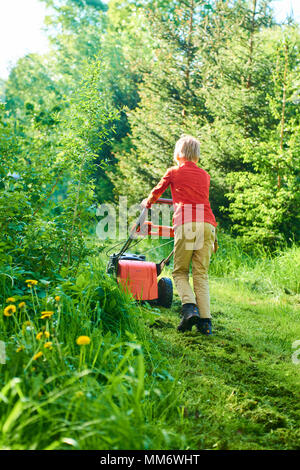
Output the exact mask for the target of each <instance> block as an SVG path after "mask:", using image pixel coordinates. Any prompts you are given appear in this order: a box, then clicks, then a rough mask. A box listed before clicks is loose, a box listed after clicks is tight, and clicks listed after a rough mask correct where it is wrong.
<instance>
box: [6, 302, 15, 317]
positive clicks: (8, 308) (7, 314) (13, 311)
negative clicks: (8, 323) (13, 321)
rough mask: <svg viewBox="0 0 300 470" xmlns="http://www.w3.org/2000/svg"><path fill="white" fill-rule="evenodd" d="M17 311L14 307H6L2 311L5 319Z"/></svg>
mask: <svg viewBox="0 0 300 470" xmlns="http://www.w3.org/2000/svg"><path fill="white" fill-rule="evenodd" d="M16 311H17V309H16V306H15V305H8V306H7V307H5V309H4V315H5V316H6V317H11V316H12V314H13V313H16Z"/></svg>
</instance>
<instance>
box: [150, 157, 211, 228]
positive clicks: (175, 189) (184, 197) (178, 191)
mask: <svg viewBox="0 0 300 470" xmlns="http://www.w3.org/2000/svg"><path fill="white" fill-rule="evenodd" d="M209 184H210V176H209V174H208V173H207V172H206V171H205V170H203V169H202V168H199V167H198V166H197V164H196V163H195V162H191V161H186V162H184V163H182V164H181V165H180V166H176V167H175V166H174V167H172V168H169V169H168V170H167V172H166V174H165V175H164V176H163V177H162V179H161V180H160V182H159V183H158V185H157V186H155V188H154V189H153V190H152V192H151V193H150V195H149V197H148V200H147V208H149V207H150V206H151V205H152V204H154V202H156V201H157V199H159V197H160V196H161V195H162V194H163V192H164V191H165V190H166V189H167V187H168V186H169V185H170V186H171V193H172V199H173V204H174V216H173V225H174V227H176V226H178V225H182V224H183V223H186V222H194V221H196V222H208V223H210V224H212V225H213V226H214V227H216V226H217V225H218V224H217V222H216V219H215V216H214V214H213V213H212V210H211V207H210V203H209Z"/></svg>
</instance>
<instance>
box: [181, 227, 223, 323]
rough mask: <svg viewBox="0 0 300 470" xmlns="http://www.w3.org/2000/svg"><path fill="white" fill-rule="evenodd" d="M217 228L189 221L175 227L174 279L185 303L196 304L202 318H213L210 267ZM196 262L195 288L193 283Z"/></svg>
mask: <svg viewBox="0 0 300 470" xmlns="http://www.w3.org/2000/svg"><path fill="white" fill-rule="evenodd" d="M215 230H216V229H215V227H214V226H213V225H211V224H209V223H207V222H187V223H185V224H183V225H179V226H178V227H176V228H175V234H174V238H175V252H174V269H173V273H172V274H173V279H174V283H175V286H176V288H177V291H178V294H179V296H180V298H181V302H182V304H186V303H195V304H197V306H198V309H199V312H200V316H201V318H211V314H210V298H209V286H208V267H209V262H210V257H211V254H212V252H213V244H214V241H215V236H216V231H215ZM191 263H192V275H193V288H194V292H193V290H192V288H191V286H190V283H189V270H190V264H191Z"/></svg>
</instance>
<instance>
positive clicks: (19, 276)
mask: <svg viewBox="0 0 300 470" xmlns="http://www.w3.org/2000/svg"><path fill="white" fill-rule="evenodd" d="M220 238H221V240H220V244H221V248H220V250H219V251H218V253H217V255H216V256H214V257H213V259H212V263H211V276H210V287H211V305H212V315H213V329H214V336H212V337H205V336H202V335H200V334H198V333H197V332H196V331H192V332H189V333H184V334H180V333H178V332H177V331H176V326H177V324H178V323H179V316H178V312H179V309H180V302H179V299H178V296H177V295H176V293H175V299H174V304H173V307H172V309H170V310H166V309H158V308H151V307H150V306H148V305H147V304H146V305H138V304H135V303H134V302H133V301H132V299H130V297H128V296H126V295H125V294H123V293H122V292H120V290H119V288H118V286H117V285H116V283H115V282H114V281H113V280H111V279H109V278H108V277H107V276H106V275H105V274H104V265H103V261H102V259H103V258H102V256H101V259H93V260H89V261H86V262H85V263H84V264H83V265H82V266H81V267H80V270H79V272H78V274H77V276H76V277H74V278H69V277H68V278H66V279H63V278H61V279H59V280H57V281H55V282H54V281H52V282H50V284H47V282H43V281H41V280H40V282H39V284H38V286H37V291H36V294H35V293H34V292H33V296H32V295H31V293H30V291H28V289H27V288H26V286H25V283H24V280H25V279H26V278H28V277H32V276H29V273H26V276H25V274H24V273H22V272H20V270H19V269H18V270H16V271H14V270H11V272H10V271H9V270H6V271H5V275H2V277H1V278H0V279H1V282H2V294H3V296H2V305H3V307H4V306H5V300H6V298H7V297H8V296H12V295H14V296H15V297H16V300H17V302H16V303H17V304H18V302H19V301H21V300H24V301H25V302H26V303H27V310H26V311H23V310H19V309H18V310H17V313H16V314H15V315H13V316H11V317H4V316H1V319H0V331H1V337H0V339H1V340H3V341H5V342H6V350H7V362H6V364H3V365H1V364H0V429H1V431H2V433H1V434H0V447H1V448H2V449H3V448H5V449H67V448H73V449H216V450H217V449H299V448H300V431H299V417H300V405H299V398H300V397H299V392H300V364H294V363H293V362H292V359H291V356H292V353H293V352H294V350H293V349H292V343H293V342H294V341H295V340H298V339H300V312H299V305H300V296H299V281H297V280H299V278H300V275H299V259H300V250H299V248H296V247H293V248H290V249H288V250H286V251H285V252H284V253H278V255H277V256H276V257H275V258H274V259H271V258H269V257H268V256H267V255H266V253H261V257H260V258H258V257H257V255H256V258H254V257H253V255H252V256H250V255H249V254H246V253H244V252H243V250H242V249H241V247H240V246H238V245H237V244H236V243H235V242H234V241H233V240H232V239H231V238H230V237H228V236H226V235H225V234H222V233H221V234H220ZM143 244H144V246H143V248H144V249H145V247H148V249H149V248H150V247H151V244H150V243H149V242H148V241H145V242H143ZM154 245H155V244H154ZM168 250H169V248H168V247H162V248H159V252H158V254H157V255H156V256H157V260H159V259H161V258H162V256H163V255H164V254H166V253H167V252H168ZM140 251H143V250H142V248H140ZM151 258H152V259H155V255H153V256H152V257H151ZM7 274H8V275H9V276H11V277H8V275H7ZM169 274H170V270H169ZM164 275H168V271H166V272H165V273H164ZM11 279H13V285H12V283H11ZM56 294H58V295H60V297H61V299H60V301H59V302H58V303H57V302H55V300H54V295H56ZM38 303H39V304H40V305H38ZM42 310H53V311H54V314H53V316H52V317H51V319H49V320H48V322H47V323H46V320H41V319H40V312H41V311H42ZM29 319H30V322H31V324H30V325H27V326H26V325H25V326H24V323H25V322H26V321H29ZM43 327H46V329H47V331H49V333H50V335H51V336H50V338H49V340H51V341H52V343H53V349H52V350H47V349H45V348H43V344H44V342H43V341H38V340H37V339H36V334H37V333H38V332H39V331H42V329H43ZM80 335H87V336H89V337H90V338H91V343H90V344H89V345H87V346H83V347H80V346H78V345H77V344H76V339H77V338H78V336H80ZM20 347H22V348H23V349H22V350H21V351H20V352H16V350H17V349H18V348H20ZM38 351H43V356H42V357H41V358H39V359H37V360H33V357H34V354H36V353H37V352H38Z"/></svg>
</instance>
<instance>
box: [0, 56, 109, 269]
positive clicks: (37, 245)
mask: <svg viewBox="0 0 300 470" xmlns="http://www.w3.org/2000/svg"><path fill="white" fill-rule="evenodd" d="M100 70H101V62H100V61H99V60H95V61H94V62H93V63H91V64H87V66H86V72H85V75H84V77H83V79H82V82H81V85H80V87H79V88H78V89H76V90H74V92H73V95H72V97H71V99H69V102H67V103H66V106H65V110H64V111H63V113H62V115H61V116H60V115H57V116H56V117H55V120H53V121H54V122H55V123H56V124H55V127H54V128H53V121H51V126H50V127H49V126H48V125H43V124H42V123H36V122H33V123H32V124H31V126H32V127H31V128H30V129H29V130H28V129H26V134H25V135H24V134H22V133H24V130H23V129H19V131H18V132H17V131H16V129H17V126H18V123H17V122H11V120H10V119H6V117H5V110H4V109H3V108H2V117H3V118H2V121H1V131H0V132H1V136H0V139H1V140H0V145H1V152H0V159H1V175H0V178H1V179H0V185H1V186H0V209H1V215H0V223H1V227H2V229H1V234H0V237H1V238H0V260H1V261H2V263H3V264H9V265H12V264H17V263H18V264H22V266H23V267H24V269H25V270H26V271H27V272H32V273H40V274H43V275H44V276H45V275H46V276H47V275H50V274H51V273H53V272H54V271H56V272H59V271H60V269H61V268H62V267H63V266H64V267H65V268H68V269H69V268H70V269H72V268H74V267H75V266H78V264H79V262H80V260H81V259H82V257H83V256H84V255H85V254H87V252H88V249H87V246H86V242H85V239H86V236H85V234H86V231H87V229H88V228H90V225H91V224H92V223H94V224H95V219H94V215H95V209H94V208H95V206H96V200H95V194H94V185H95V183H94V179H93V176H92V175H93V172H94V171H95V170H94V160H95V158H96V157H97V159H98V160H100V162H101V147H102V145H103V143H104V142H105V141H106V139H107V135H108V130H109V128H111V122H112V121H113V120H116V119H117V113H116V112H115V111H114V110H112V109H111V108H110V107H109V105H108V104H107V103H108V100H107V97H106V96H105V95H104V94H103V93H100V92H99V82H100V73H101V72H100ZM8 139H11V140H12V141H14V146H11V145H10V146H8V145H7V143H6V141H7V140H8ZM99 157H100V158H99ZM103 163H104V162H103ZM2 263H1V264H2Z"/></svg>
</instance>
